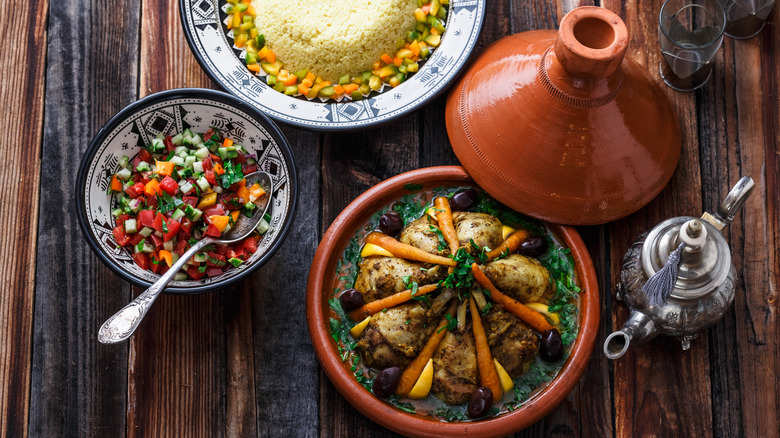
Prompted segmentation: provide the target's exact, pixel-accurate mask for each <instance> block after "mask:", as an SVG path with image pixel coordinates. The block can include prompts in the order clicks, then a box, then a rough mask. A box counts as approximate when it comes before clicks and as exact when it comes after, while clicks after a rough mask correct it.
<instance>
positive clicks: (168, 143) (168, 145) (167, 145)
mask: <svg viewBox="0 0 780 438" xmlns="http://www.w3.org/2000/svg"><path fill="white" fill-rule="evenodd" d="M163 144H164V145H165V150H166V151H168V152H170V151H172V150H174V149H176V146H174V145H173V141H171V136H170V135H167V136H165V140H163Z"/></svg>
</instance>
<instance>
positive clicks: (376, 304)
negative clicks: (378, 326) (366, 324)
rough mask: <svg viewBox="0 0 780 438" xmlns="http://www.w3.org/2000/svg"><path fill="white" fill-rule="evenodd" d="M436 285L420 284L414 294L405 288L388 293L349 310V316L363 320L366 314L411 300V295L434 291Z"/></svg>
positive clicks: (354, 319)
mask: <svg viewBox="0 0 780 438" xmlns="http://www.w3.org/2000/svg"><path fill="white" fill-rule="evenodd" d="M437 287H439V286H438V285H437V284H427V285H425V286H420V287H419V288H417V292H415V294H414V295H412V290H411V289H406V290H405V291H401V292H398V293H396V294H393V295H390V296H389V297H385V298H382V299H381V300H376V301H372V302H370V303H367V304H363V306H361V307H359V308H357V309H355V310H353V311H351V312H349V317H350V318H351V319H352V320H353V321H360V320H363V319H365V318H366V317H367V316H371V315H373V314H375V313H377V312H381V311H382V310H384V309H389V308H391V307H395V306H397V305H399V304H403V303H405V302H407V301H409V300H411V299H412V297H419V296H422V295H426V294H429V293H431V292H433V291H435V290H436V288H437Z"/></svg>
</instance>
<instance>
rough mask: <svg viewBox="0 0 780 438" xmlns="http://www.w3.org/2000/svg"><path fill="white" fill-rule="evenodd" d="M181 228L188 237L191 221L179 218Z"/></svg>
mask: <svg viewBox="0 0 780 438" xmlns="http://www.w3.org/2000/svg"><path fill="white" fill-rule="evenodd" d="M181 230H182V231H184V232H185V233H187V236H188V237H189V235H190V232H191V231H192V221H191V220H189V219H187V218H186V217H185V218H182V220H181Z"/></svg>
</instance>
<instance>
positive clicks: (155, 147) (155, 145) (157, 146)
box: [149, 138, 165, 154]
mask: <svg viewBox="0 0 780 438" xmlns="http://www.w3.org/2000/svg"><path fill="white" fill-rule="evenodd" d="M149 150H150V152H151V153H153V154H159V153H161V152H163V151H164V150H165V143H163V141H162V139H161V138H155V139H153V140H152V145H151V146H149Z"/></svg>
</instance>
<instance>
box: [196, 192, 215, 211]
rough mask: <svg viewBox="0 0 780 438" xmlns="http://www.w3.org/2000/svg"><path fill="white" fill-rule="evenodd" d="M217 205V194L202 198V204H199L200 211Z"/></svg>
mask: <svg viewBox="0 0 780 438" xmlns="http://www.w3.org/2000/svg"><path fill="white" fill-rule="evenodd" d="M216 203H217V194H216V193H208V194H206V195H204V196H203V197H202V198H200V202H199V203H198V209H199V210H204V209H206V208H209V207H211V206H212V205H214V204H216Z"/></svg>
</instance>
